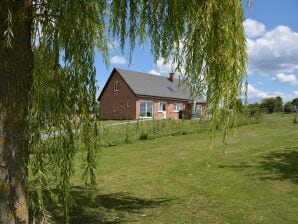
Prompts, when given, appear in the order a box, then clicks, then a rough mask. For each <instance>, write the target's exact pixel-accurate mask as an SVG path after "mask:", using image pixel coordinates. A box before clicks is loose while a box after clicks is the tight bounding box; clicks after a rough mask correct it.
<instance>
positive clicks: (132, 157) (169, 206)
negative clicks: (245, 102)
mask: <svg viewBox="0 0 298 224" xmlns="http://www.w3.org/2000/svg"><path fill="white" fill-rule="evenodd" d="M292 119H293V116H292V115H287V116H284V117H283V116H281V115H273V116H267V117H265V120H264V122H262V123H260V124H254V125H247V126H242V127H240V128H239V129H238V133H237V135H236V137H231V138H230V139H229V145H228V147H227V150H228V153H227V154H223V153H222V149H223V145H222V143H221V139H222V136H221V134H220V133H218V136H217V137H216V138H215V142H214V150H213V152H212V153H210V151H208V134H207V133H201V134H190V135H181V136H170V137H163V138H158V139H153V140H146V141H137V142H134V143H131V144H123V145H120V146H115V147H108V148H103V149H102V151H101V152H100V153H99V159H98V175H97V182H98V190H97V191H96V193H95V196H94V198H90V197H89V196H88V195H86V194H84V193H83V191H82V187H83V186H82V185H81V183H82V181H81V171H80V170H79V169H77V171H76V177H75V178H74V179H73V182H74V185H75V188H74V189H73V192H72V194H73V196H74V199H75V202H76V206H75V207H74V208H73V209H72V211H71V223H80V224H85V223H86V224H89V223H148V224H149V223H150V224H151V223H169V224H172V223H203V224H205V223H212V224H214V223H235V224H239V223H270V224H272V223H278V224H280V223H298V124H293V123H292ZM78 156H80V155H78ZM207 164H209V166H208V165H207ZM76 166H77V167H80V166H81V164H80V163H79V160H78V161H76ZM58 223H59V218H58Z"/></svg>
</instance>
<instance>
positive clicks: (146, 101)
mask: <svg viewBox="0 0 298 224" xmlns="http://www.w3.org/2000/svg"><path fill="white" fill-rule="evenodd" d="M142 102H145V103H146V109H145V111H146V112H145V116H141V103H142ZM148 102H150V103H152V111H151V117H148V116H147V113H148V109H147V108H148V106H147V103H148ZM153 111H154V103H153V101H151V100H140V114H139V117H140V118H153Z"/></svg>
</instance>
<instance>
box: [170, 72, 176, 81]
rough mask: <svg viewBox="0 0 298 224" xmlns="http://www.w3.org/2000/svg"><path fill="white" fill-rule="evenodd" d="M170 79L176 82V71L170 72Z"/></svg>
mask: <svg viewBox="0 0 298 224" xmlns="http://www.w3.org/2000/svg"><path fill="white" fill-rule="evenodd" d="M169 80H170V81H171V82H174V81H175V73H174V72H170V73H169Z"/></svg>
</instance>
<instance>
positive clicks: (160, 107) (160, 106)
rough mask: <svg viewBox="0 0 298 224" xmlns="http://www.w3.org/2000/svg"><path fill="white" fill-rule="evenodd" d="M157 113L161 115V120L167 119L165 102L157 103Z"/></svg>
mask: <svg viewBox="0 0 298 224" xmlns="http://www.w3.org/2000/svg"><path fill="white" fill-rule="evenodd" d="M158 112H161V113H162V118H163V119H167V102H158Z"/></svg>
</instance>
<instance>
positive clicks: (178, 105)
mask: <svg viewBox="0 0 298 224" xmlns="http://www.w3.org/2000/svg"><path fill="white" fill-rule="evenodd" d="M183 109H184V105H183V103H174V104H173V111H174V112H179V111H180V110H183Z"/></svg>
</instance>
